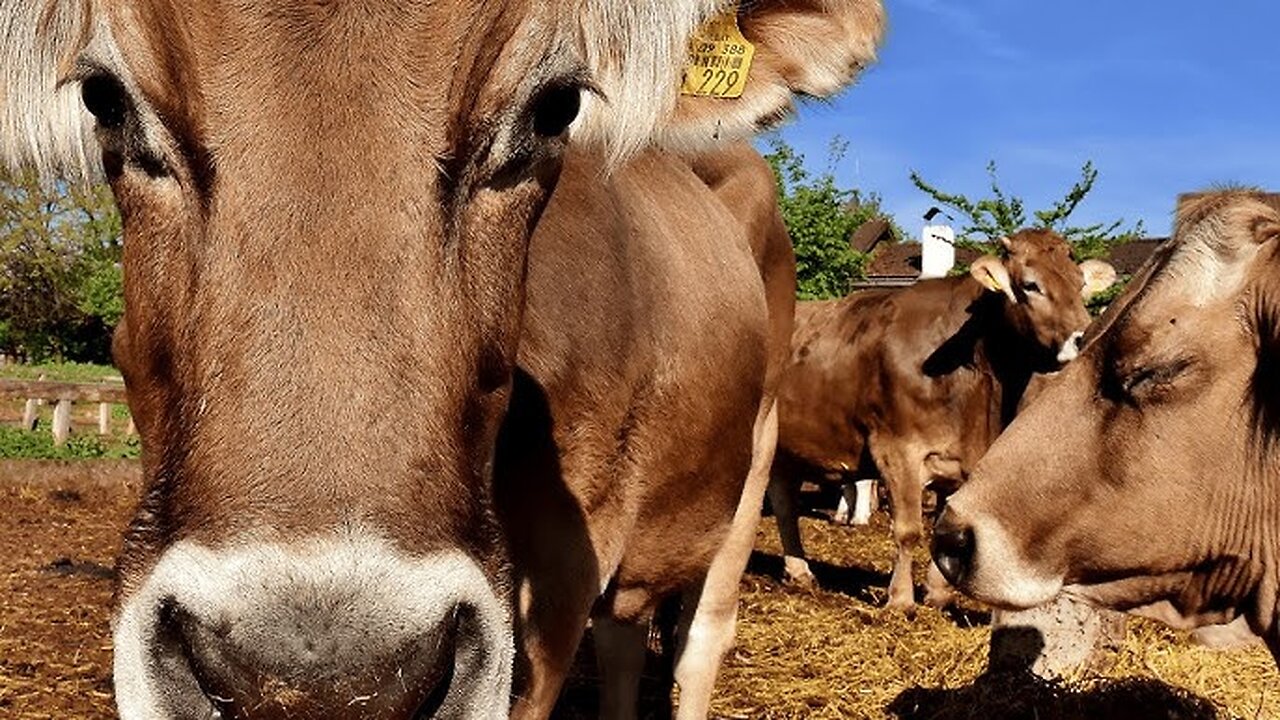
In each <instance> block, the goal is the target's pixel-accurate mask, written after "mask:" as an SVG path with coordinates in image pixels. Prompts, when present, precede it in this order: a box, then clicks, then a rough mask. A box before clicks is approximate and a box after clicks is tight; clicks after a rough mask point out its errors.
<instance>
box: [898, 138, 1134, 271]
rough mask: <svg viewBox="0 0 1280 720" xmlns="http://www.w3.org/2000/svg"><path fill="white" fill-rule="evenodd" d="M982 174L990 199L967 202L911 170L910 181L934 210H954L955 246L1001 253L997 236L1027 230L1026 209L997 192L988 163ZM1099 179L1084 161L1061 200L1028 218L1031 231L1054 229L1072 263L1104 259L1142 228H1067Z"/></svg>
mask: <svg viewBox="0 0 1280 720" xmlns="http://www.w3.org/2000/svg"><path fill="white" fill-rule="evenodd" d="M987 175H988V177H989V178H990V179H991V196H990V197H985V198H979V199H977V200H973V199H970V198H969V197H967V196H965V195H960V194H953V193H948V192H945V191H943V190H939V189H938V188H936V187H934V186H933V185H930V184H929V183H928V182H926V181H925V179H924V178H923V177H921V175H920V173H918V172H915V171H912V173H911V182H912V183H913V184H914V185H915V186H916V187H917V188H918V189H919V190H920V191H921V192H923V193H925V194H926V195H928V196H929V197H930V198H932V199H933V201H934V202H936V203H938V204H939V205H945V206H946V207H949V208H951V209H952V210H955V211H956V212H958V213H959V214H960V215H962V216H963V217H962V221H963V222H964V223H965V225H964V226H962V227H961V228H960V229H959V231H958V233H957V235H958V237H957V242H956V244H957V245H961V246H966V247H971V248H974V249H976V250H979V251H981V252H984V253H1001V252H1003V250H1002V249H1001V248H1000V247H999V246H998V245H997V241H998V240H999V239H1000V238H1001V237H1006V236H1009V235H1012V234H1014V233H1016V232H1018V231H1019V230H1021V229H1023V228H1025V227H1028V225H1029V223H1028V220H1027V212H1026V206H1025V204H1024V203H1023V201H1022V198H1020V197H1018V196H1017V195H1011V194H1009V193H1007V192H1006V191H1005V190H1004V188H1002V187H1000V182H999V180H998V179H997V178H996V163H995V161H994V160H993V161H991V162H989V163H987ZM1097 180H1098V170H1097V169H1096V168H1094V166H1093V162H1092V161H1088V162H1085V164H1084V166H1083V167H1081V168H1080V179H1079V180H1078V181H1076V182H1075V183H1074V184H1073V185H1072V186H1071V187H1070V188H1069V189H1068V190H1067V192H1066V194H1064V195H1063V197H1062V199H1061V200H1058V201H1056V202H1054V203H1053V205H1052V206H1051V207H1049V208H1047V209H1044V210H1036V211H1034V212H1033V213H1032V215H1033V216H1034V217H1035V221H1034V222H1033V223H1030V225H1031V226H1034V227H1038V228H1047V229H1049V230H1054V231H1056V232H1057V233H1059V234H1060V235H1062V236H1063V237H1064V238H1066V240H1067V242H1069V243H1071V246H1072V252H1073V254H1074V255H1075V258H1076V259H1077V260H1088V259H1090V258H1102V257H1106V256H1107V254H1108V253H1109V252H1110V251H1111V248H1113V247H1115V246H1117V245H1122V244H1124V243H1126V242H1129V241H1130V240H1134V239H1137V238H1139V237H1141V236H1142V233H1143V226H1142V222H1141V221H1139V222H1138V223H1137V224H1136V225H1134V226H1133V227H1131V228H1128V229H1122V227H1123V226H1124V224H1125V221H1124V219H1123V218H1122V219H1119V220H1114V221H1112V222H1110V223H1096V224H1094V225H1085V226H1077V225H1071V224H1070V218H1071V215H1072V214H1073V213H1075V211H1076V208H1078V207H1079V206H1080V203H1081V202H1082V201H1084V199H1085V197H1086V196H1087V195H1088V194H1089V193H1090V192H1091V191H1092V190H1093V186H1094V184H1095V183H1096V182H1097Z"/></svg>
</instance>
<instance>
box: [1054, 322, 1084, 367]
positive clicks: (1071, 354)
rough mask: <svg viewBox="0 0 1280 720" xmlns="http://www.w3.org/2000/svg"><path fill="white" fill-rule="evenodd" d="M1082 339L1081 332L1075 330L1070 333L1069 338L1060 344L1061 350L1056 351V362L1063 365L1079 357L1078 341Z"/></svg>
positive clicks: (1082, 333) (1082, 334)
mask: <svg viewBox="0 0 1280 720" xmlns="http://www.w3.org/2000/svg"><path fill="white" fill-rule="evenodd" d="M1083 339H1084V332H1083V331H1080V330H1077V331H1075V332H1073V333H1071V337H1069V338H1067V341H1066V342H1064V343H1062V349H1061V350H1059V351H1058V362H1060V363H1062V364H1063V365H1065V364H1067V363H1069V362H1071V361H1072V360H1075V359H1076V358H1078V357H1080V341H1081V340H1083Z"/></svg>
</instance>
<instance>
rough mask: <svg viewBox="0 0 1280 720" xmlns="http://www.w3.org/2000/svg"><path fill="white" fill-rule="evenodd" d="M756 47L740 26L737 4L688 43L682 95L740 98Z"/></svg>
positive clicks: (709, 21)
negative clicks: (743, 33) (744, 34)
mask: <svg viewBox="0 0 1280 720" xmlns="http://www.w3.org/2000/svg"><path fill="white" fill-rule="evenodd" d="M755 54H756V46H755V45H752V44H751V42H750V41H749V40H747V39H746V38H745V37H744V36H743V35H742V30H741V29H740V28H739V27H738V4H737V3H734V4H733V5H732V6H730V7H729V8H727V9H726V10H725V11H724V12H722V13H720V14H719V15H717V16H715V17H713V18H711V19H710V20H708V21H706V22H705V23H703V25H702V27H700V28H698V30H697V32H695V33H694V34H693V37H692V38H691V39H690V40H689V58H688V60H687V61H686V62H685V66H684V80H683V81H682V82H681V85H680V94H681V95H693V96H695V97H713V98H738V97H742V91H743V90H745V89H746V87H747V74H748V73H749V72H750V71H751V59H752V58H754V57H755Z"/></svg>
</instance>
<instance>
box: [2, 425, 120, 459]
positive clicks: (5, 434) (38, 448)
mask: <svg viewBox="0 0 1280 720" xmlns="http://www.w3.org/2000/svg"><path fill="white" fill-rule="evenodd" d="M141 448H142V446H141V444H140V441H139V440H138V438H137V437H136V436H134V437H118V436H107V437H101V436H98V435H90V434H84V435H72V436H71V437H69V438H67V442H66V444H64V445H62V446H60V447H59V446H56V445H54V444H53V433H52V432H50V431H49V430H48V429H47V428H38V429H36V430H34V431H27V430H21V429H18V428H14V427H4V426H0V459H3V460H120V459H129V458H136V457H138V455H139V452H140V450H141Z"/></svg>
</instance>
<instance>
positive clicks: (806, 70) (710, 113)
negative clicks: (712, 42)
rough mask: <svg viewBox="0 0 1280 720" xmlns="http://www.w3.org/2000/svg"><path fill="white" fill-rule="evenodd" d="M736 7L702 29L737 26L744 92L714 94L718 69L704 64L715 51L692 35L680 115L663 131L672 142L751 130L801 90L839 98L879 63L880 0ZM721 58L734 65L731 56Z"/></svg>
mask: <svg viewBox="0 0 1280 720" xmlns="http://www.w3.org/2000/svg"><path fill="white" fill-rule="evenodd" d="M737 5H738V4H737V3H734V4H733V6H731V7H730V8H729V9H728V14H727V15H722V16H720V17H719V18H713V19H712V21H711V25H709V26H704V27H709V28H711V34H713V35H714V34H720V33H725V34H728V35H732V34H733V33H734V32H735V27H734V26H735V24H736V31H737V32H738V33H740V35H739V37H740V38H741V39H743V40H745V41H746V42H748V43H750V50H749V52H751V55H752V56H751V58H750V67H749V68H746V67H744V68H743V77H742V79H741V87H740V88H738V89H737V90H740V93H741V94H739V95H738V96H737V97H715V96H714V93H715V91H716V90H717V89H718V88H716V87H715V84H716V81H717V80H718V79H719V78H720V72H719V70H718V69H716V68H711V67H704V66H703V65H704V64H711V65H714V64H716V63H717V60H716V59H715V58H716V55H715V53H714V51H713V52H712V53H704V52H699V50H700V49H703V48H706V47H707V45H706V42H705V40H706V38H707V35H706V34H705V32H704V31H699V32H698V33H695V35H694V38H693V41H692V46H691V48H690V56H689V60H688V61H687V62H686V64H685V68H684V79H683V83H682V86H681V95H680V98H679V100H678V101H677V103H676V112H675V116H674V117H673V119H672V122H671V124H670V126H669V127H668V129H667V131H666V133H665V135H666V137H667V140H668V144H671V145H674V146H677V147H679V146H688V145H694V146H698V145H705V144H706V143H707V142H708V141H711V140H714V139H718V138H724V137H728V138H735V137H745V136H749V135H753V134H755V133H757V132H759V131H760V130H761V129H762V128H764V127H767V126H771V125H774V124H776V123H777V122H778V121H779V120H781V119H782V118H783V117H785V115H786V114H787V113H788V112H790V110H791V109H792V102H793V99H794V98H795V96H796V95H805V96H809V97H830V96H831V95H834V94H835V93H837V92H839V91H840V90H841V89H843V88H844V87H846V86H847V85H849V84H850V83H852V82H853V80H854V78H855V77H856V76H857V74H858V72H859V71H861V70H862V69H863V68H865V67H867V66H868V65H870V64H871V63H873V62H874V61H875V58H876V48H877V47H878V46H879V44H880V42H881V40H882V38H883V35H884V29H885V16H884V8H883V6H882V5H881V3H880V2H879V0H839V1H838V2H831V1H829V0H828V1H826V2H814V1H812V0H810V1H808V2H795V1H794V0H761V1H760V2H750V3H742V6H741V7H740V8H737V9H735V7H734V6H737ZM724 60H725V61H726V62H729V63H730V64H734V63H736V59H735V58H734V57H732V56H727V55H726V56H724ZM708 71H711V72H708ZM720 87H721V88H723V87H724V85H723V83H721V86H720ZM730 94H736V93H734V92H733V91H731V93H730Z"/></svg>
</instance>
